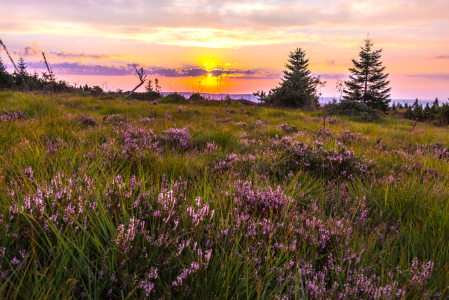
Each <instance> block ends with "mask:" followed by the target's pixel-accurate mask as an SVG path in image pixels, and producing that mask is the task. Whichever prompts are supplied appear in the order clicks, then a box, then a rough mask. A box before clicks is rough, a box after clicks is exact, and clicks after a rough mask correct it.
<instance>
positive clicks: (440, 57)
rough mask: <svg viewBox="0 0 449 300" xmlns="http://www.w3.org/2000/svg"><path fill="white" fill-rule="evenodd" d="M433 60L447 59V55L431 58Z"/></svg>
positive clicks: (448, 57)
mask: <svg viewBox="0 0 449 300" xmlns="http://www.w3.org/2000/svg"><path fill="white" fill-rule="evenodd" d="M432 58H433V59H449V55H439V56H434V57H432Z"/></svg>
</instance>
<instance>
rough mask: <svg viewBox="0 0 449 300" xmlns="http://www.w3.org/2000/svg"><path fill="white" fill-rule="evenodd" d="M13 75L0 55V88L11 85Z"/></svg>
mask: <svg viewBox="0 0 449 300" xmlns="http://www.w3.org/2000/svg"><path fill="white" fill-rule="evenodd" d="M11 82H12V77H11V75H10V74H9V73H8V72H7V71H6V66H5V65H4V64H3V61H2V58H1V57H0V88H1V89H6V88H10V87H11Z"/></svg>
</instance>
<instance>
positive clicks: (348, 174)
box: [270, 137, 374, 180]
mask: <svg viewBox="0 0 449 300" xmlns="http://www.w3.org/2000/svg"><path fill="white" fill-rule="evenodd" d="M270 144H271V147H273V148H274V149H276V150H278V151H280V152H279V156H280V159H279V162H278V163H277V167H276V171H278V172H281V173H282V172H284V173H285V172H286V173H289V172H290V171H293V172H296V171H299V170H301V169H304V170H308V171H312V172H314V173H316V174H319V175H323V176H325V177H342V178H346V179H349V180H353V179H356V178H357V177H367V176H370V175H372V174H373V171H374V166H373V165H372V163H371V162H370V161H368V162H364V161H363V160H362V159H360V158H358V157H357V156H356V155H355V154H354V151H351V150H347V149H346V148H345V147H340V148H338V149H329V150H325V149H323V143H321V142H319V141H317V142H316V147H312V146H310V145H307V144H305V143H302V142H297V141H292V139H291V138H288V137H284V138H282V139H271V140H270ZM283 170H284V171H283Z"/></svg>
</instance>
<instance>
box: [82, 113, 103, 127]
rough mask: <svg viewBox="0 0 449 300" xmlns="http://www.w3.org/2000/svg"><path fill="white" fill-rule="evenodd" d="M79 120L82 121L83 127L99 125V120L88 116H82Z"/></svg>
mask: <svg viewBox="0 0 449 300" xmlns="http://www.w3.org/2000/svg"><path fill="white" fill-rule="evenodd" d="M78 120H79V121H80V123H81V125H82V126H83V127H89V126H92V127H95V126H97V125H98V123H97V120H96V119H95V118H93V117H91V116H88V115H81V116H80V117H79V118H78Z"/></svg>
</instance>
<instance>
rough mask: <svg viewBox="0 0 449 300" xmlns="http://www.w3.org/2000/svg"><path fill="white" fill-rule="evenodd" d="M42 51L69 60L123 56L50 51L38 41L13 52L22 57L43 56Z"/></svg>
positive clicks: (49, 56) (52, 56)
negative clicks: (39, 44)
mask: <svg viewBox="0 0 449 300" xmlns="http://www.w3.org/2000/svg"><path fill="white" fill-rule="evenodd" d="M42 52H44V53H45V55H46V57H47V58H58V59H59V58H60V59H69V60H89V59H91V60H100V59H111V58H115V57H122V55H107V54H88V53H86V52H82V53H79V54H76V53H72V52H70V51H68V52H65V51H59V52H48V51H46V50H42V49H41V47H40V46H38V44H37V43H33V45H31V46H28V47H25V48H23V49H19V50H16V51H13V54H14V55H17V56H22V57H42Z"/></svg>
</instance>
